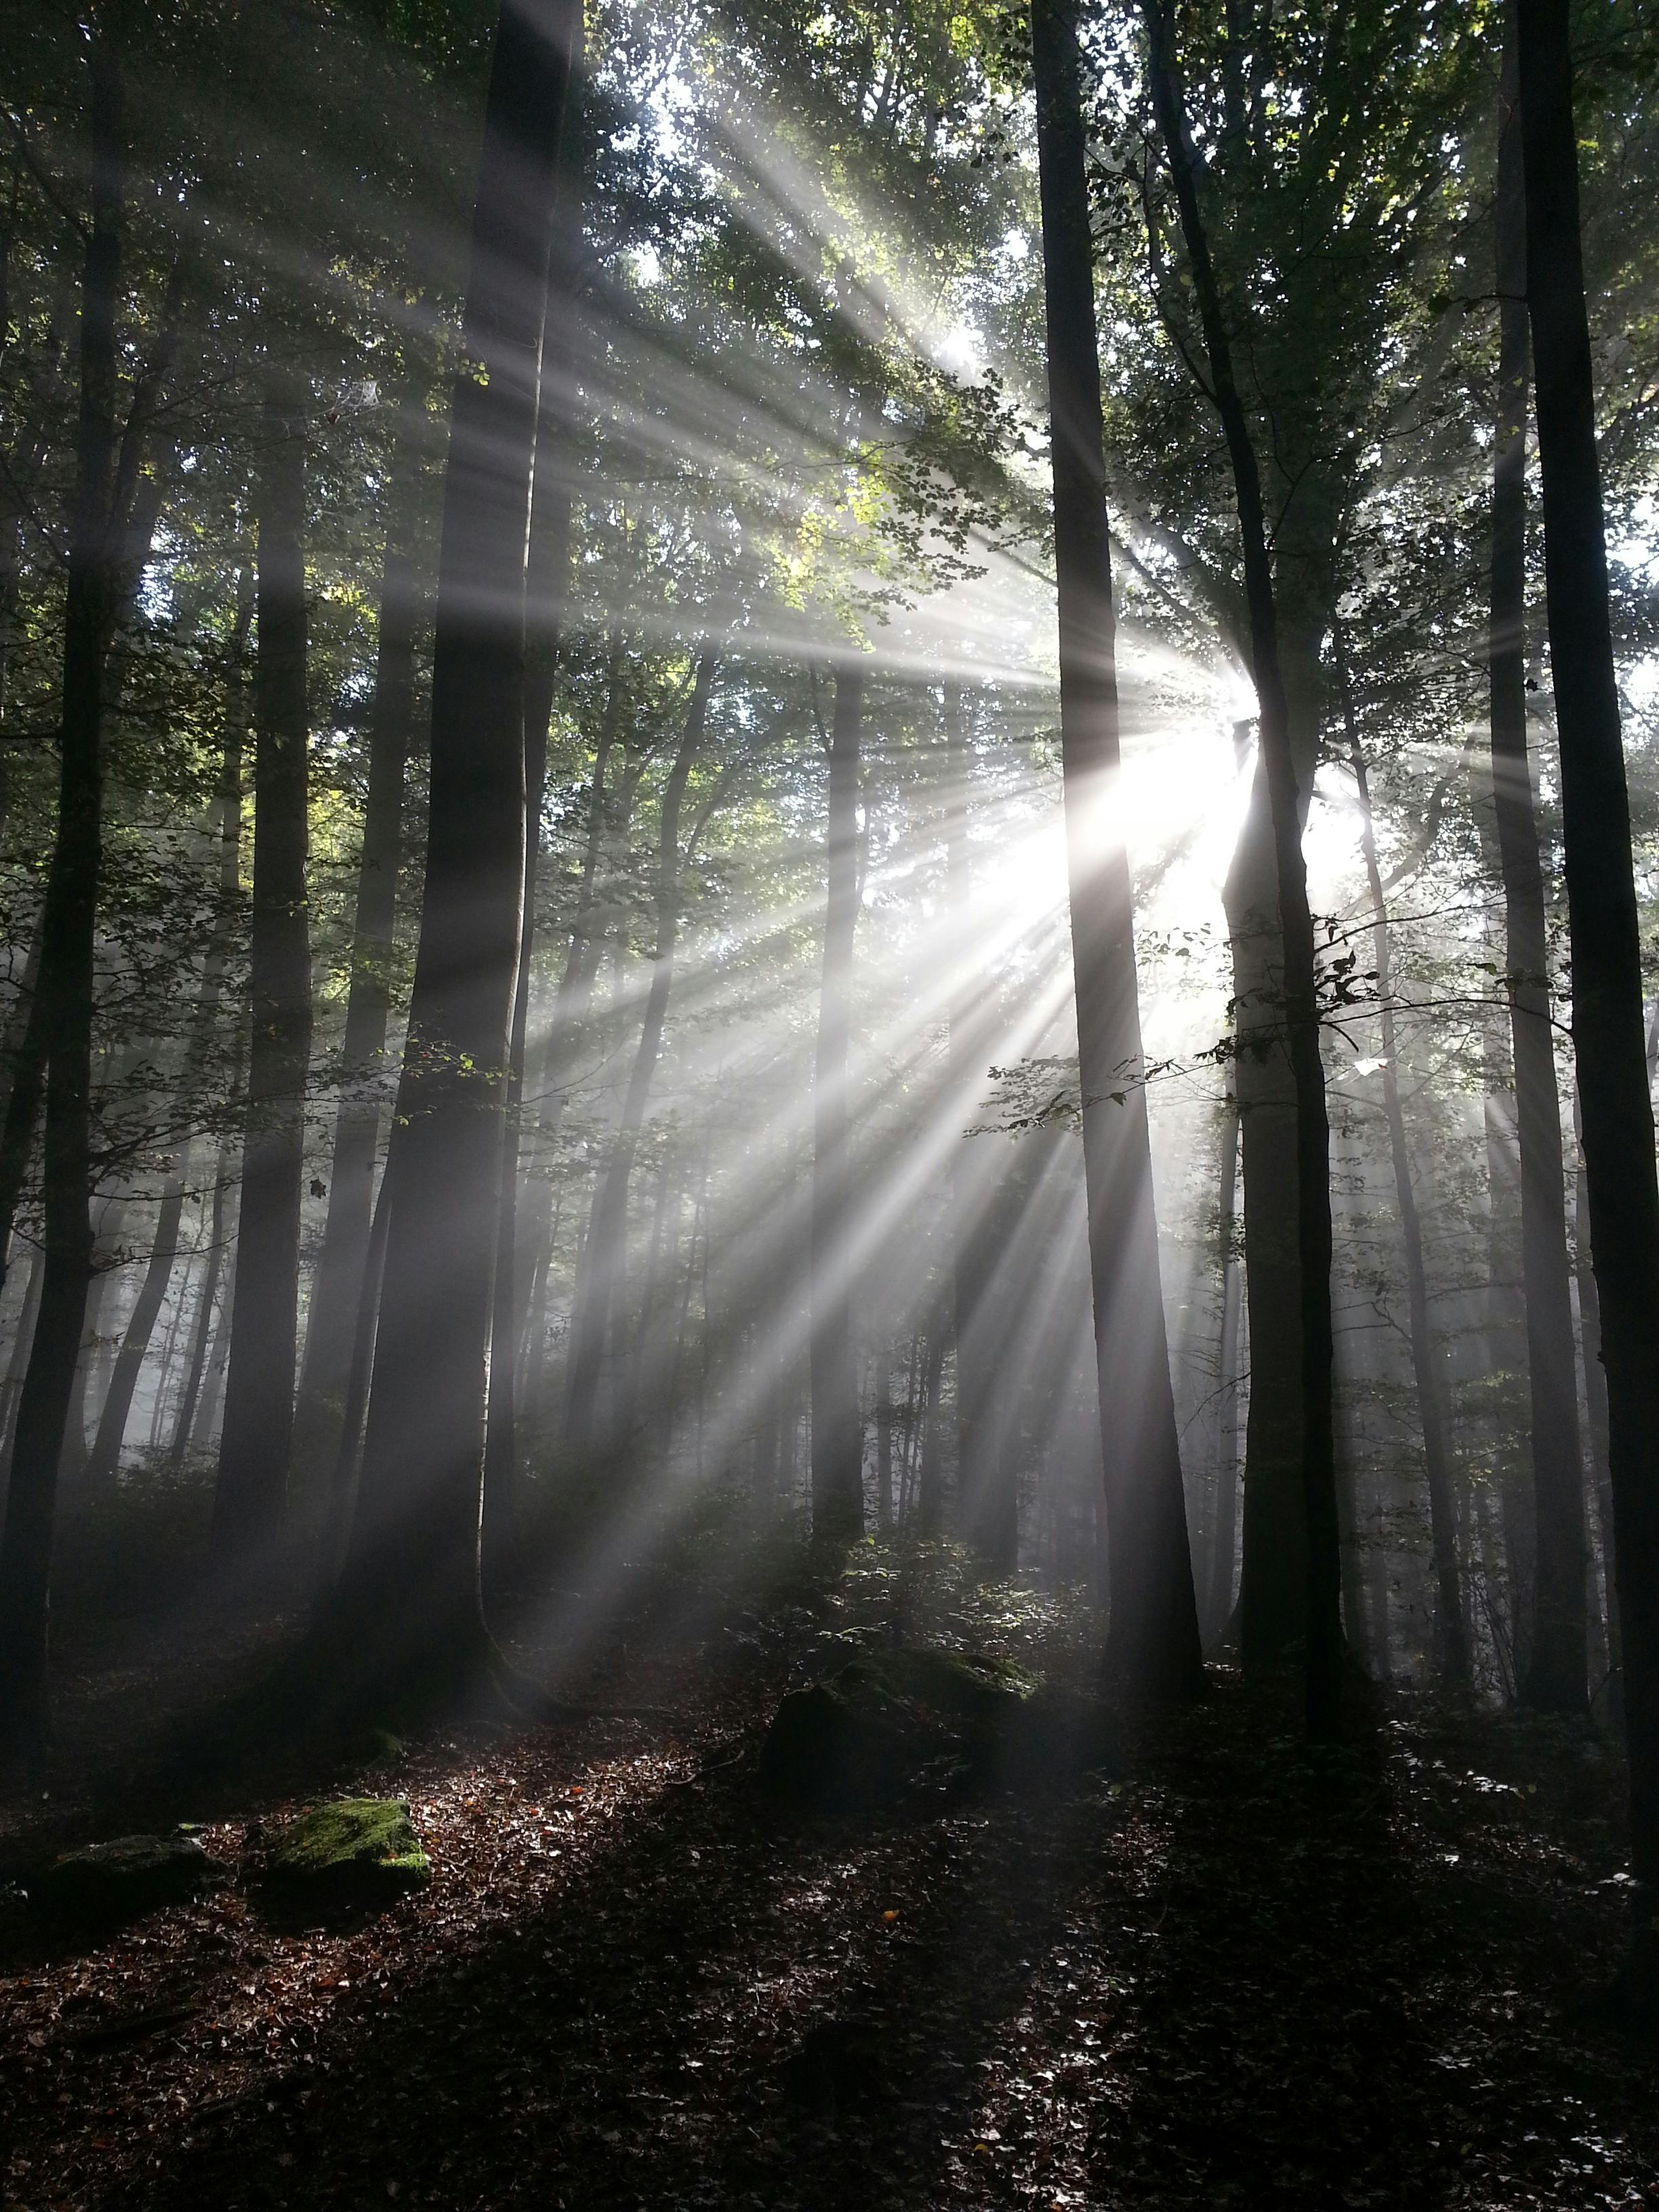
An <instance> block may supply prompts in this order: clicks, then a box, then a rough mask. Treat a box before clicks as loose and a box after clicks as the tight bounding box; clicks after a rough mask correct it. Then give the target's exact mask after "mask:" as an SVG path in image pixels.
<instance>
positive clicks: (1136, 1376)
mask: <svg viewBox="0 0 1659 2212" xmlns="http://www.w3.org/2000/svg"><path fill="white" fill-rule="evenodd" d="M1031 38H1032V60H1033V68H1034V73H1035V76H1036V119H1037V159H1038V170H1039V180H1040V185H1041V191H1042V258H1043V276H1044V287H1045V295H1046V301H1047V318H1048V405H1049V413H1050V417H1051V423H1052V446H1053V460H1054V566H1055V571H1056V575H1057V580H1058V586H1059V593H1058V596H1059V623H1060V756H1061V770H1062V775H1063V779H1064V785H1065V807H1066V854H1067V867H1068V875H1069V887H1070V893H1071V914H1072V962H1073V975H1074V978H1075V983H1076V994H1077V1027H1078V1069H1079V1083H1080V1085H1081V1096H1082V1112H1083V1170H1084V1184H1085V1193H1086V1198H1087V1205H1088V1214H1089V1261H1090V1277H1091V1293H1092V1299H1093V1307H1094V1328H1095V1352H1096V1364H1097V1373H1098V1378H1099V1389H1100V1423H1101V1449H1102V1456H1103V1462H1104V1472H1105V1486H1106V1501H1107V1511H1108V1516H1109V1522H1110V1526H1111V1547H1110V1549H1111V1613H1110V1621H1109V1646H1108V1656H1109V1663H1110V1664H1111V1665H1112V1667H1113V1668H1114V1669H1115V1672H1116V1673H1117V1674H1119V1675H1120V1676H1121V1679H1122V1680H1125V1681H1126V1682H1127V1683H1129V1684H1132V1685H1133V1686H1135V1687H1136V1688H1137V1689H1139V1690H1141V1691H1145V1692H1152V1693H1155V1694H1165V1693H1170V1692H1176V1693H1185V1692H1190V1691H1192V1690H1194V1689H1195V1688H1197V1687H1198V1686H1200V1685H1201V1683H1202V1680H1203V1657H1202V1653H1201V1650H1200V1643H1199V1633H1198V1612H1197V1606H1196V1603H1195V1601H1194V1592H1193V1572H1192V1560H1191V1555H1190V1552H1189V1548H1188V1537H1187V1512H1186V1505H1185V1501H1184V1498H1183V1496H1182V1480H1181V1451H1180V1443H1179V1440H1178V1437H1177V1435H1176V1413H1175V1394H1174V1389H1173V1388H1172V1385H1171V1382H1170V1355H1169V1344H1168V1340H1167V1336H1166V1332H1165V1326H1164V1299H1163V1293H1162V1290H1161V1286H1160V1270H1159V1264H1158V1219H1157V1213H1156V1210H1155V1207H1154V1203H1153V1193H1152V1146H1151V1137H1150V1132H1149V1128H1148V1123H1147V1108H1146V1082H1145V1066H1144V1061H1143V1059H1142V1054H1141V1044H1140V1012H1139V995H1138V987H1137V981H1136V975H1135V945H1134V899H1133V886H1132V884H1131V882H1130V878H1129V860H1128V853H1127V848H1126V846H1125V844H1124V842H1123V834H1122V828H1121V820H1120V818H1119V817H1118V816H1117V815H1116V813H1115V807H1116V803H1117V798H1118V777H1119V752H1118V699H1117V668H1116V641H1115V632H1114V617H1113V611H1112V580H1111V555H1110V543H1109V534H1108V529H1107V518H1106V484H1105V457H1104V443H1103V428H1102V421H1101V405H1100V362H1099V352H1098V345H1097V331H1096V324H1095V295H1094V255H1093V246H1092V240H1091V233H1090V222H1089V188H1088V178H1087V173H1086V168H1085V142H1084V125H1083V111H1082V88H1081V83H1080V64H1079V54H1078V46H1077V31H1076V18H1075V15H1074V13H1073V4H1072V0H1034V4H1033V7H1032V10H1031Z"/></svg>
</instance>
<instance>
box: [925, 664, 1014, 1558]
mask: <svg viewBox="0 0 1659 2212" xmlns="http://www.w3.org/2000/svg"><path fill="white" fill-rule="evenodd" d="M944 707H945V717H944V719H945V763H946V769H947V779H948V781H947V788H948V798H947V803H946V811H945V900H946V904H947V908H948V910H949V913H950V916H951V951H952V955H953V957H956V958H957V959H960V958H961V957H962V956H963V950H964V948H965V946H966V945H968V943H969V941H970V935H971V931H972V927H973V884H972V876H971V868H970V859H969V839H968V798H969V780H970V770H969V748H968V743H967V732H966V731H965V729H964V727H963V702H962V692H961V687H960V686H959V685H957V684H945V687H944ZM984 1031H985V1019H984V1015H983V1014H982V1013H981V1014H980V1016H979V1018H977V1019H975V1013H974V1011H973V1009H972V1008H971V1007H970V1006H963V1004H962V1003H961V1002H960V998H958V999H957V1000H954V1001H953V1002H952V1004H951V1008H950V1017H949V1035H948V1038H947V1044H946V1054H945V1060H946V1068H947V1073H948V1079H949V1082H950V1089H951V1099H952V1101H953V1102H954V1101H964V1102H965V1101H966V1100H967V1099H968V1098H969V1097H970V1096H971V1095H972V1092H973V1090H974V1079H975V1072H976V1071H975V1066H974V1062H975V1058H976V1057H977V1056H978V1053H979V1048H980V1047H981V1043H982V1039H983V1036H984ZM981 1064H982V1063H981ZM958 1110H960V1109H958ZM990 1141H992V1142H994V1141H995V1140H994V1139H993V1140H990ZM971 1164H972V1154H971V1152H970V1150H969V1146H967V1145H966V1144H965V1143H963V1142H962V1141H961V1140H960V1139H958V1141H957V1142H956V1143H955V1144H954V1145H953V1146H951V1173H950V1193H951V1202H950V1209H949V1212H948V1215H947V1217H946V1225H947V1234H948V1236H949V1238H950V1246H949V1250H950V1261H951V1291H952V1310H951V1341H952V1343H953V1345H954V1346H955V1351H956V1415H957V1420H956V1429H957V1526H958V1528H960V1530H961V1533H962V1534H963V1538H964V1539H965V1541H967V1542H968V1543H969V1544H970V1545H971V1546H972V1547H973V1548H974V1550H975V1552H976V1553H978V1554H979V1556H980V1558H981V1559H983V1560H984V1561H985V1563H986V1565H987V1567H988V1568H989V1569H990V1570H991V1571H993V1572H994V1573H995V1574H1000V1575H1010V1574H1012V1573H1013V1571H1014V1570H1015V1568H1016V1567H1017V1566H1018V1564H1019V1498H1018V1484H1017V1481H1016V1480H1015V1476H1016V1469H1015V1467H1014V1463H1013V1461H1012V1457H1011V1456H1010V1455H1009V1454H1008V1453H1007V1452H1006V1451H1004V1450H1002V1449H1000V1440H1001V1437H1000V1432H1002V1431H1006V1427H1007V1421H1006V1418H999V1413H1000V1408H999V1406H998V1402H997V1394H998V1389H999V1385H1000V1382H1002V1381H1003V1380H1005V1379H1006V1374H1005V1365H1006V1363H1005V1362H1004V1361H1003V1360H1002V1359H1001V1358H1000V1357H999V1354H1000V1351H1001V1350H1002V1349H1003V1348H1004V1347H1005V1345H1006V1315H1005V1314H1004V1313H1003V1312H1002V1311H1001V1310H1000V1308H1001V1306H1002V1304H1003V1300H1002V1298H1001V1297H1000V1296H997V1295H995V1294H994V1291H993V1283H994V1277H995V1276H996V1273H997V1269H998V1262H999V1260H1000V1259H1001V1258H1002V1257H1003V1255H1004V1254H1005V1253H1006V1246H1007V1243H1008V1231H1009V1229H1010V1225H1011V1221H1012V1219H1013V1218H1017V1211H1018V1209H1017V1207H1011V1206H1008V1205H1006V1203H1001V1202H1000V1201H1001V1200H1002V1199H1003V1195H1004V1193H1003V1186H1005V1185H1006V1182H1008V1180H1009V1176H1008V1175H1007V1174H1006V1173H1002V1174H999V1175H998V1176H997V1177H996V1186H995V1187H994V1188H993V1189H991V1190H989V1191H987V1190H986V1189H985V1188H983V1186H982V1184H981V1182H979V1179H978V1178H976V1177H975V1175H974V1174H973V1173H972V1172H971V1171H970V1170H971ZM941 1321H942V1316H941Z"/></svg>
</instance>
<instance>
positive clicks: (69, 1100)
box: [0, 16, 126, 1770]
mask: <svg viewBox="0 0 1659 2212" xmlns="http://www.w3.org/2000/svg"><path fill="white" fill-rule="evenodd" d="M87 61H88V76H89V80H90V90H91V126H92V128H91V136H92V163H91V172H92V223H91V228H90V229H89V230H88V234H87V249H86V260H85V267H84V275H83V280H82V301H81V397H80V413H79V421H78V423H77V427H76V482H75V495H74V507H73V511H72V514H71V520H70V559H69V578H68V590H67V596H66V600H65V606H64V678H63V708H62V733H61V759H60V769H59V779H58V833H57V838H56V841H55V843H54V845H53V848H52V866H51V871H50V873H49V874H48V877H47V880H46V909H45V915H44V920H43V923H42V929H41V940H40V985H39V992H38V997H37V1004H38V1006H40V1009H41V1019H42V1021H43V1023H44V1024H45V1028H46V1133H45V1162H44V1174H43V1186H44V1187H43V1200H44V1211H45V1236H44V1241H43V1252H44V1260H43V1267H42V1275H41V1285H40V1307H39V1310H38V1311H37V1314H36V1316H35V1325H34V1332H33V1339H32V1340H31V1344H30V1348H29V1362H28V1366H27V1370H26V1371H25V1374H24V1378H23V1389H22V1394H21V1399H20V1401H19V1405H18V1412H17V1427H16V1431H15V1440H14V1443H13V1447H12V1464H11V1481H10V1484H9V1488H8V1490H7V1494H6V1518H5V1526H4V1530H3V1534H0V1760H4V1759H9V1758H11V1757H15V1756H21V1758H22V1759H23V1760H24V1761H25V1763H26V1764H27V1765H28V1766H29V1767H30V1768H31V1769H32V1770H33V1769H38V1767H39V1765H40V1759H41V1757H42V1755H43V1753H44V1748H45V1723H46V1631H47V1593H48V1589H49V1587H50V1581H51V1572H52V1526H53V1521H54V1517H55V1510H56V1504H57V1490H58V1459H59V1455H60V1454H61V1452H62V1449H63V1444H64V1425H65V1422H66V1420H67V1419H68V1414H69V1407H70V1394H71V1392H72V1390H73V1388H74V1383H75V1370H76V1358H77V1356H78V1354H79V1351H80V1345H81V1328H82V1317H83V1316H84V1314H85V1311H86V1300H87V1285H88V1277H89V1273H90V1269H91V1265H92V1243H93V1234H92V1218H91V1212H90V1206H89V1198H90V1189H91V1151H92V1118H91V1117H92V1022H93V988H94V945H95V941H96V933H97V918H98V891H99V879H100V864H101V860H102V842H103V802H104V761H103V720H104V697H103V686H104V661H105V654H106V641H107V636H108V625H109V622H110V619H111V612H112V607H113V605H115V601H116V593H117V590H118V583H117V573H116V572H117V563H118V552H119V536H120V533H119V531H118V523H117V518H116V514H115V512H114V506H113V502H114V500H115V496H116V444H117V441H116V428H115V411H116V391H117V384H118V376H119V362H118V336H117V327H116V319H117V315H118V311H119V306H120V300H121V287H122V244H123V232H124V229H125V191H126V144H125V137H126V120H125V88H124V85H123V82H122V71H121V65H120V61H119V58H118V54H117V52H116V51H115V48H114V46H113V44H112V40H111V38H110V34H109V31H108V27H107V26H106V24H105V23H104V21H102V19H101V16H100V17H97V18H94V25H93V30H92V36H91V39H90V41H89V43H88V49H87Z"/></svg>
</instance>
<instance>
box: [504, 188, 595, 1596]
mask: <svg viewBox="0 0 1659 2212" xmlns="http://www.w3.org/2000/svg"><path fill="white" fill-rule="evenodd" d="M560 228H561V229H562V230H566V231H568V228H570V226H569V224H568V221H566V222H561V224H560ZM572 246H574V240H570V239H568V237H567V239H566V240H565V252H566V254H568V252H569V251H570V250H571V248H572ZM563 258H564V257H563V256H561V255H560V254H559V253H558V252H557V250H556V252H555V256H554V258H553V260H552V261H551V262H550V268H549V280H548V282H549V297H550V301H551V303H552V305H553V306H554V308H555V310H556V311H557V309H558V305H559V301H558V296H557V295H558V288H559V287H560V286H561V285H562V284H565V283H568V277H567V276H566V275H565V273H564V270H563V268H562V259H563ZM556 337H562V332H558V331H556V330H555V331H549V330H547V329H546V328H545V327H544V332H543V359H542V392H541V400H540V406H539V410H538V424H537V435H536V468H535V484H534V489H533V490H532V498H531V514H530V560H529V568H528V578H527V588H526V603H527V606H528V610H529V613H528V617H527V622H526V659H525V726H524V755H525V762H524V765H525V871H524V921H523V927H522V929H521V932H520V939H519V976H518V984H517V987H516V989H515V991H514V993H513V1028H512V1040H511V1044H510V1047H509V1051H508V1060H507V1133H506V1139H505V1141H504V1143H503V1145H502V1148H501V1206H500V1212H499V1215H498V1218H497V1222H496V1230H495V1303H494V1305H493V1307H492V1310H491V1313H490V1324H489V1412H488V1419H487V1425H486V1430H485V1437H484V1506H483V1513H484V1518H483V1558H484V1578H485V1583H486V1586H490V1585H493V1584H495V1583H499V1582H500V1580H501V1577H503V1576H504V1575H505V1574H506V1573H507V1571H508V1570H509V1568H510V1565H511V1559H512V1550H513V1532H514V1528H515V1527H516V1525H517V1521H518V1507H519V1498H518V1491H519V1435H518V1428H519V1378H518V1352H519V1339H520V1334H521V1333H522V1331H523V1327H524V1317H525V1316H524V1309H525V1303H526V1300H525V1295H524V1291H525V1283H524V1274H523V1270H522V1269H521V1267H520V1264H519V1234H518V1225H519V1182H520V1154H521V1152H522V1149H523V1129H524V1078H525V1054H526V1048H527V1042H528V1038H529V1033H530V978H531V960H532V954H533V952H534V951H535V942H536V893H537V885H538V877H539V873H540V864H541V852H542V813H543V809H544V803H545V798H546V789H547V745H548V737H549V732H550V728H551V725H552V720H553V689H554V682H555V678H556V670H557V663H558V649H559V623H560V616H561V611H562V607H563V604H564V598H565V592H566V589H567V576H568V569H569V566H570V507H571V502H570V492H569V488H568V483H567V481H566V477H565V474H564V471H565V470H566V468H567V467H568V457H567V455H566V453H565V448H564V447H563V445H562V441H560V439H559V436H558V431H557V418H558V411H559V410H562V409H563V408H564V407H565V406H566V405H567V404H568V398H567V394H566V392H565V390H564V385H565V381H566V380H567V378H568V374H569V363H568V348H566V347H564V346H562V345H560V344H557V343H552V341H554V340H555V338H556Z"/></svg>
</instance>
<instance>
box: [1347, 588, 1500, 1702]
mask: <svg viewBox="0 0 1659 2212" xmlns="http://www.w3.org/2000/svg"><path fill="white" fill-rule="evenodd" d="M1336 652H1337V678H1338V682H1339V684H1340V686H1341V692H1342V714H1343V720H1344V721H1345V723H1346V726H1347V736H1348V761H1349V765H1350V766H1351V767H1352V770H1353V779H1354V786H1355V789H1356V791H1357V793H1358V800H1359V849H1360V854H1361V856H1362V858H1363V859H1364V864H1365V884H1366V888H1367V890H1369V892H1370V902H1371V915H1372V920H1371V948H1372V957H1373V959H1374V960H1375V962H1376V996H1377V1004H1378V1008H1379V1012H1380V1018H1381V1023H1382V1032H1383V1040H1382V1041H1383V1052H1382V1060H1383V1114H1384V1116H1385V1118H1386V1120H1387V1121H1388V1125H1389V1159H1390V1161H1391V1163H1392V1164H1393V1168H1394V1191H1395V1205H1396V1206H1397V1207H1398V1208H1399V1212H1400V1236H1401V1243H1402V1244H1403V1245H1404V1247H1405V1255H1406V1304H1407V1315H1408V1318H1409V1324H1410V1335H1411V1348H1412V1378H1413V1382H1414V1383H1415V1384H1416V1386H1417V1413H1418V1420H1419V1425H1420V1426H1421V1428H1422V1431H1423V1468H1424V1473H1425V1476H1426V1478H1427V1481H1428V1491H1429V1529H1430V1541H1431V1545H1432V1548H1433V1562H1434V1584H1435V1617H1434V1628H1435V1657H1436V1661H1437V1666H1438V1668H1439V1672H1440V1675H1441V1678H1442V1680H1444V1681H1446V1682H1448V1683H1449V1684H1452V1685H1453V1686H1456V1687H1459V1688H1461V1687H1462V1686H1464V1685H1465V1684H1466V1683H1467V1682H1468V1677H1469V1639H1468V1624H1467V1622H1466V1621H1465V1620H1464V1618H1463V1592H1462V1581H1461V1578H1460V1576H1459V1572H1458V1565H1457V1503H1456V1499H1455V1497H1454V1496H1453V1492H1452V1460H1451V1443H1450V1437H1449V1421H1448V1419H1447V1413H1446V1400H1445V1392H1444V1389H1443V1387H1442V1383H1441V1370H1440V1357H1439V1352H1438V1348H1437V1346H1436V1344H1435V1341H1434V1334H1433V1330H1432V1328H1431V1325H1430V1321H1429V1290H1428V1277H1427V1273H1426V1271H1425V1267H1424V1264H1423V1227H1422V1223H1421V1221H1420V1219H1419V1215H1418V1210H1417V1190H1416V1187H1415V1185H1414V1184H1413V1181H1412V1160H1411V1147H1410V1146H1409V1145H1408V1144H1407V1139H1406V1115H1405V1109H1404V1108H1403V1107H1402V1105H1401V1099H1400V1063H1399V1043H1398V1037H1397V1034H1396V1031H1395V1019H1394V998H1393V992H1394V980H1393V967H1392V961H1391V957H1390V955H1391V951H1392V948H1391V946H1390V945H1389V915H1388V907H1387V904H1386V902H1385V899H1384V894H1383V871H1382V868H1381V867H1380V866H1379V865H1378V862H1377V857H1376V828H1375V826H1374V824H1373V822H1372V819H1371V794H1370V778H1369V777H1368V775H1366V772H1365V755H1364V750H1363V749H1362V747H1361V745H1360V742H1359V729H1358V721H1357V720H1356V718H1355V714H1354V704H1353V693H1352V687H1351V684H1350V681H1349V673H1348V664H1347V655H1346V650H1345V648H1344V645H1343V641H1342V636H1341V633H1340V629H1339V631H1338V634H1337V640H1336Z"/></svg>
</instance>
